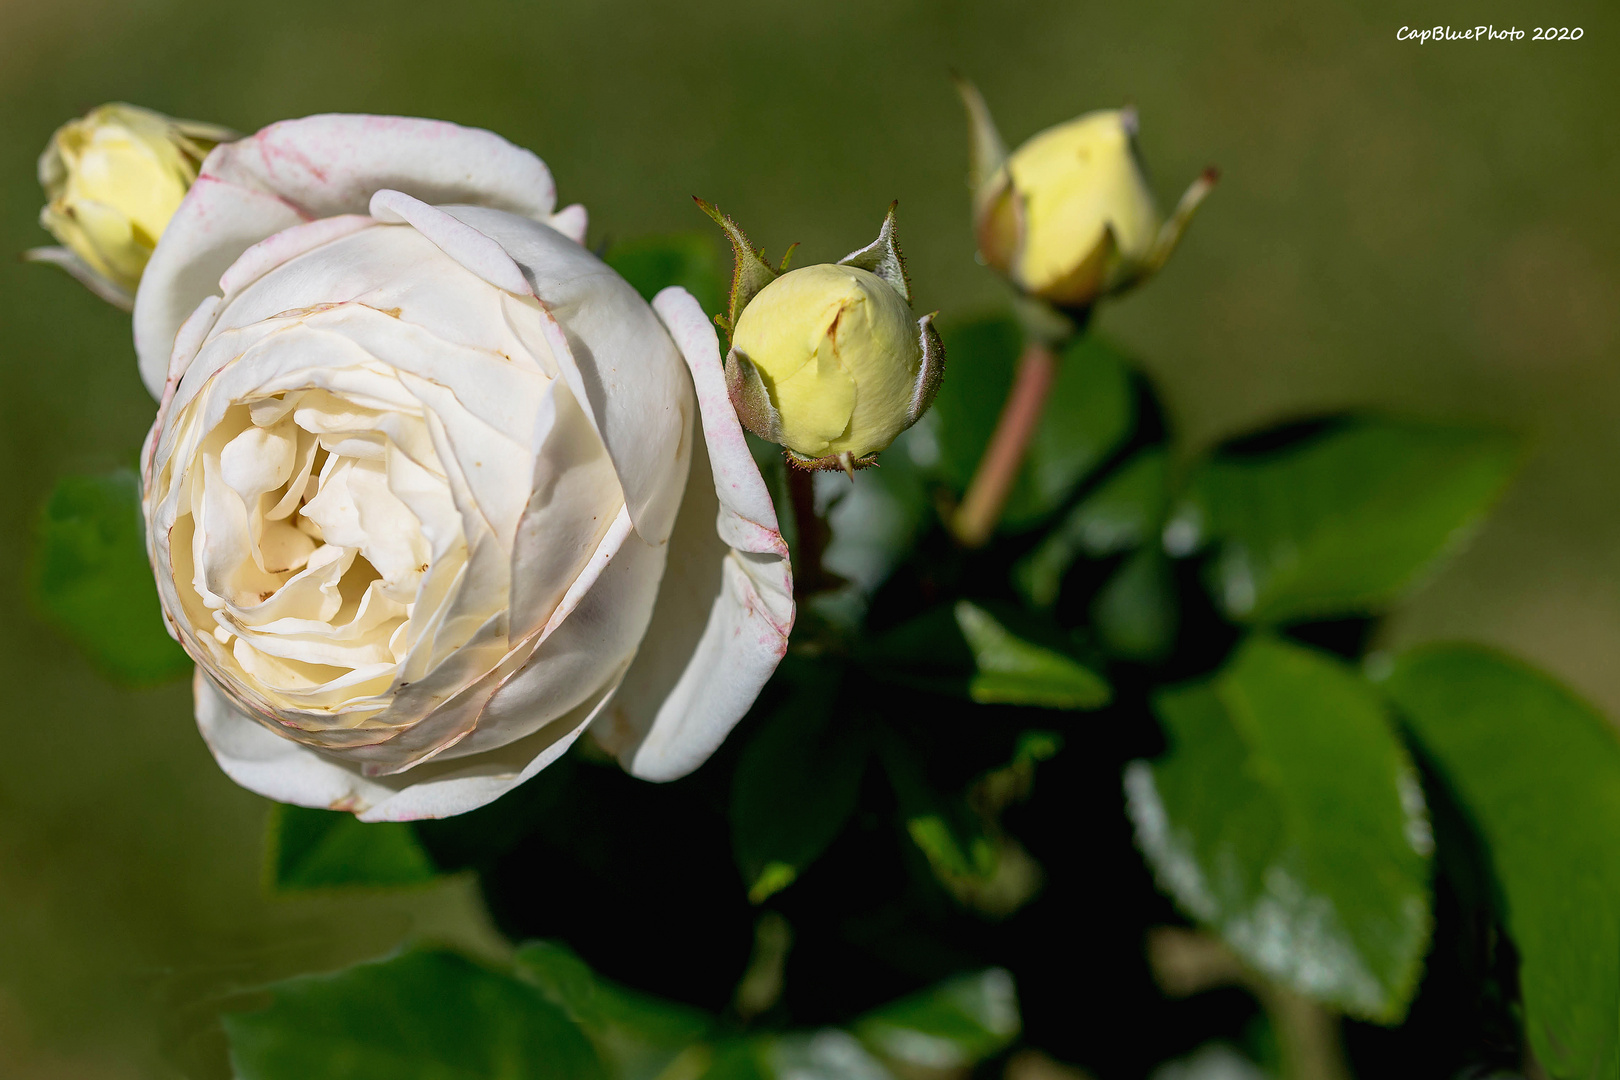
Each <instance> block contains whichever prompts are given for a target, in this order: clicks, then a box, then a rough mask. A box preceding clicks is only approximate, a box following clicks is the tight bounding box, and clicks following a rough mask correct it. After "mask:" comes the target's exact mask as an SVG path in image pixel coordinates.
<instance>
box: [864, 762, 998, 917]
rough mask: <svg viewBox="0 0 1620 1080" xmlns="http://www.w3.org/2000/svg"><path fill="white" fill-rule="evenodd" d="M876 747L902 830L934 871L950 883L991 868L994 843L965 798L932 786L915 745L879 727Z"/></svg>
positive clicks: (976, 876)
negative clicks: (902, 826)
mask: <svg viewBox="0 0 1620 1080" xmlns="http://www.w3.org/2000/svg"><path fill="white" fill-rule="evenodd" d="M877 749H878V756H879V758H880V759H881V760H882V762H883V771H884V773H885V774H887V776H888V778H889V784H890V786H891V787H892V788H893V789H894V797H895V802H897V803H898V804H899V808H900V817H901V820H902V821H903V823H904V825H905V829H906V833H907V834H908V835H909V836H910V837H911V840H912V842H913V843H914V844H916V845H917V848H918V850H920V851H921V852H922V853H923V855H924V856H925V857H926V858H927V860H928V865H929V867H930V869H931V870H932V871H933V873H934V876H935V877H936V878H938V879H939V880H940V882H941V883H943V884H945V885H946V886H947V887H951V885H952V883H953V882H955V881H958V880H963V879H984V878H988V877H989V876H990V875H991V874H993V873H995V870H996V849H995V844H994V842H993V841H992V840H991V838H990V837H989V836H988V835H987V834H986V833H985V830H984V823H983V822H982V820H980V819H979V818H978V817H977V815H975V814H973V813H972V811H970V810H969V809H968V806H967V802H966V800H965V799H964V798H962V797H952V796H949V795H947V794H945V793H943V792H940V791H938V790H936V789H935V788H934V787H933V785H931V784H930V783H929V782H928V778H927V776H926V775H925V773H924V770H923V764H922V759H921V757H920V756H919V755H918V753H917V750H916V748H915V747H913V746H912V745H911V744H909V743H907V742H906V741H905V740H903V739H901V738H900V737H899V736H897V735H895V734H893V733H892V732H888V731H884V732H881V733H880V734H879V737H878V744H877Z"/></svg>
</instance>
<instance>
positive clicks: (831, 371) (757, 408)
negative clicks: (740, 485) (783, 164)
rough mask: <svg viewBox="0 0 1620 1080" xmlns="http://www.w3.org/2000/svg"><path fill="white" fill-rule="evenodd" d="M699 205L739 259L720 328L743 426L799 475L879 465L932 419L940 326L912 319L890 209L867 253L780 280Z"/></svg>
mask: <svg viewBox="0 0 1620 1080" xmlns="http://www.w3.org/2000/svg"><path fill="white" fill-rule="evenodd" d="M701 205H703V207H704V209H705V211H707V212H709V213H710V215H711V216H712V217H714V218H715V220H716V221H718V222H720V224H721V226H722V227H723V228H725V229H726V232H727V234H728V235H729V236H730V237H731V240H732V244H733V247H734V248H735V249H736V253H737V273H736V276H735V277H734V278H733V282H732V299H731V312H730V316H729V318H727V317H721V318H718V319H717V320H716V321H717V322H719V323H720V324H721V325H722V326H724V327H726V328H727V329H729V330H730V331H731V352H730V353H729V355H728V356H727V357H726V386H727V389H728V390H729V391H730V394H731V400H732V404H733V405H734V406H735V407H736V409H737V415H738V418H739V419H740V420H741V421H742V423H743V426H745V427H747V428H748V430H750V431H752V432H754V434H756V435H759V436H760V437H761V438H765V439H769V440H771V441H772V442H775V443H779V444H781V445H782V446H783V447H785V448H786V449H787V451H788V456H789V460H790V461H792V462H793V463H795V464H796V465H799V466H801V467H803V468H809V469H842V470H844V471H845V472H852V471H853V470H854V469H856V468H860V467H862V466H865V465H870V464H872V459H873V455H875V454H877V453H878V452H879V451H880V450H883V449H885V448H886V447H888V445H889V444H890V443H892V442H893V441H894V440H895V437H896V436H898V435H899V434H900V433H901V432H902V431H904V430H906V428H908V427H910V426H911V425H912V424H915V423H916V422H917V420H918V418H919V417H920V416H922V414H923V413H924V412H926V411H927V409H928V406H929V405H930V404H931V403H932V402H933V398H934V392H935V391H936V390H937V389H938V387H939V379H940V376H941V374H942V372H943V370H944V362H945V352H944V348H943V347H942V346H941V344H940V341H939V335H938V333H937V332H936V331H935V330H934V327H933V315H925V316H924V317H923V318H921V319H915V318H913V317H912V313H911V286H910V283H909V282H908V281H907V279H906V274H905V266H904V262H903V260H902V259H901V256H900V248H899V244H898V242H897V241H896V240H895V236H894V207H892V206H891V207H890V208H889V214H888V217H887V218H885V219H884V222H883V229H882V231H881V232H880V233H879V234H878V238H877V240H875V241H873V242H872V243H871V244H869V245H868V246H866V247H864V248H862V249H861V250H859V251H856V252H852V253H851V254H849V255H846V256H845V257H844V258H843V259H841V260H839V261H838V262H837V263H823V264H819V265H816V266H806V267H803V268H801V269H798V270H794V271H791V272H786V273H783V272H781V271H778V270H773V269H772V268H771V267H770V266H769V265H767V264H766V263H765V262H764V261H763V260H762V259H761V258H760V256H759V253H758V252H757V251H755V250H754V249H753V247H752V246H751V245H750V244H749V243H748V238H747V237H746V236H744V235H743V234H742V230H741V229H739V228H737V225H736V223H735V222H733V221H732V220H731V219H730V218H727V217H725V216H724V215H721V214H720V213H719V212H718V211H716V210H714V209H713V208H712V207H710V206H708V204H706V203H704V204H701ZM783 269H784V270H785V260H784V267H783Z"/></svg>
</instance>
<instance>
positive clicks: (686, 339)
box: [591, 287, 794, 780]
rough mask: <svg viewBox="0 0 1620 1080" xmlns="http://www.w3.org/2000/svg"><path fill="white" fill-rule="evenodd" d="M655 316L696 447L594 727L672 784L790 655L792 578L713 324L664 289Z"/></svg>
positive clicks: (675, 291) (634, 764) (626, 758)
mask: <svg viewBox="0 0 1620 1080" xmlns="http://www.w3.org/2000/svg"><path fill="white" fill-rule="evenodd" d="M653 309H654V310H655V311H657V312H658V315H659V317H660V318H662V319H663V320H664V325H665V326H666V327H668V329H669V333H670V336H671V337H673V338H674V339H675V343H676V345H677V346H678V347H679V348H680V350H681V354H682V356H684V357H685V359H686V363H687V366H688V367H689V368H690V369H691V372H692V381H693V384H694V385H695V387H696V389H697V399H698V409H699V412H700V414H701V417H702V426H703V439H702V441H701V442H700V443H699V444H698V445H697V446H696V447H695V448H694V452H693V455H692V470H691V474H690V476H689V478H688V480H687V485H686V495H685V498H684V499H683V500H682V502H681V509H680V514H679V516H678V517H677V519H676V521H675V528H674V531H673V532H672V533H671V534H670V539H669V557H668V563H667V569H666V571H665V574H664V580H663V584H662V585H661V587H660V588H659V593H658V601H657V604H656V605H655V606H654V608H653V615H652V623H651V625H650V626H649V627H648V629H647V636H646V638H645V639H644V640H643V642H642V646H641V651H640V652H639V653H638V654H637V656H636V659H635V662H634V663H633V664H632V665H631V667H630V671H629V672H628V674H626V676H625V680H624V683H623V684H622V685H621V686H620V687H619V692H618V694H617V695H615V697H614V699H613V701H612V702H611V703H610V704H609V705H608V707H607V708H606V709H605V710H604V711H603V712H602V714H601V715H600V716H598V717H597V719H596V720H595V721H594V723H593V726H592V729H591V730H592V734H593V735H595V737H596V738H597V740H598V741H599V742H600V743H601V744H602V745H603V746H604V747H606V748H607V749H608V750H609V751H610V752H611V753H613V754H615V755H617V756H618V758H619V761H620V762H621V763H622V764H623V765H624V767H625V769H627V770H628V771H629V772H631V773H632V774H634V775H636V776H639V777H641V778H642V779H645V780H674V779H678V778H679V777H682V776H685V775H686V774H687V773H689V772H691V771H692V770H693V769H696V768H697V767H698V766H699V765H701V764H703V762H704V761H705V760H706V759H707V758H708V756H709V755H710V754H711V753H713V752H714V749H715V747H717V746H719V745H720V743H721V741H722V740H723V739H724V738H725V737H726V734H727V733H728V732H730V730H731V729H732V727H734V726H735V725H736V723H737V721H739V720H741V719H742V717H743V714H744V713H746V712H747V711H748V708H749V706H750V705H752V704H753V702H754V699H755V697H757V696H758V694H759V691H760V689H761V688H762V687H764V685H765V682H766V680H768V679H769V678H770V677H771V673H772V672H773V671H775V670H776V665H777V663H778V662H779V661H780V660H781V659H782V656H783V655H784V654H785V653H786V652H787V643H788V635H789V633H791V632H792V629H793V618H794V607H793V572H792V568H791V566H790V565H789V563H788V551H787V544H786V543H785V542H784V541H783V539H782V534H781V531H780V529H779V527H778V525H777V520H776V511H775V508H774V507H773V506H772V504H771V498H770V492H769V491H768V489H767V488H766V486H765V480H764V478H763V477H762V476H761V475H760V472H759V468H758V466H757V465H755V464H754V459H753V456H752V454H750V452H749V449H748V443H747V440H746V438H745V437H744V435H743V430H742V425H741V424H739V423H738V422H737V416H736V413H735V412H733V411H732V408H731V402H730V400H729V398H728V397H727V393H726V383H725V374H724V372H723V370H722V367H721V362H720V342H719V338H718V337H717V336H716V335H715V332H714V327H713V326H712V325H711V324H710V323H709V321H708V319H707V318H705V317H704V314H703V310H702V309H701V308H700V307H699V306H698V304H697V301H696V300H694V299H692V297H691V296H690V295H689V294H688V293H687V292H686V291H685V290H684V289H680V288H676V287H671V288H668V289H665V290H664V291H663V292H661V293H659V294H658V296H657V297H655V298H654V300H653Z"/></svg>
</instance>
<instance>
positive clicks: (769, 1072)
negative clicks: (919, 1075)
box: [711, 1028, 891, 1080]
mask: <svg viewBox="0 0 1620 1080" xmlns="http://www.w3.org/2000/svg"><path fill="white" fill-rule="evenodd" d="M754 1054H755V1061H757V1062H759V1063H760V1065H762V1066H763V1069H762V1072H763V1075H764V1076H767V1077H771V1078H773V1080H891V1074H890V1072H889V1071H888V1070H887V1069H885V1068H884V1067H883V1065H882V1064H881V1063H880V1062H879V1061H877V1059H875V1058H873V1057H872V1055H871V1054H869V1053H868V1052H867V1051H866V1048H865V1047H864V1046H862V1045H861V1043H860V1041H859V1040H857V1039H856V1038H855V1036H853V1035H851V1034H850V1033H849V1032H847V1031H841V1030H839V1029H838V1028H822V1029H821V1030H819V1031H794V1032H788V1033H785V1034H782V1035H774V1036H770V1037H767V1038H763V1039H759V1040H757V1041H756V1047H755V1050H754ZM711 1075H712V1074H711ZM745 1075H746V1074H745Z"/></svg>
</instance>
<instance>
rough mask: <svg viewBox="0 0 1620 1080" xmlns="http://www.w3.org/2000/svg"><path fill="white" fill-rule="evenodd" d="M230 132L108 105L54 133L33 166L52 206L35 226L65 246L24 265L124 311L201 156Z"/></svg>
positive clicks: (40, 252)
mask: <svg viewBox="0 0 1620 1080" xmlns="http://www.w3.org/2000/svg"><path fill="white" fill-rule="evenodd" d="M235 138H236V133H235V132H233V131H231V130H230V129H229V128H223V127H219V126H218V125H216V124H204V123H200V122H198V121H195V120H176V119H173V118H172V117H168V116H164V115H163V114H162V113H159V112H153V111H152V110H151V109H143V108H141V107H140V106H138V105H125V104H122V103H118V102H114V103H113V104H109V105H100V106H97V107H96V108H94V109H91V110H90V111H89V112H88V113H86V114H85V115H84V116H82V117H80V118H78V119H77V120H69V121H68V122H67V123H66V124H63V125H62V126H61V127H59V128H57V129H56V133H55V134H53V135H52V136H51V141H50V145H48V146H47V147H46V148H45V152H44V153H43V154H41V155H40V158H39V182H40V186H41V187H43V188H44V189H45V197H46V198H47V199H48V200H49V201H48V202H47V203H46V204H45V207H44V209H42V210H41V211H40V214H39V223H40V224H41V225H42V226H44V227H45V229H46V230H48V231H49V232H50V234H51V235H52V236H54V237H56V239H57V240H58V241H59V242H60V243H61V244H62V246H61V247H42V248H34V249H32V250H30V251H27V252H25V253H24V255H23V257H24V258H26V259H28V260H30V261H32V262H48V263H54V264H55V265H57V266H60V267H62V268H63V269H64V270H66V271H67V272H68V273H70V274H72V275H73V276H74V277H75V278H77V279H78V280H79V281H80V283H82V284H83V285H84V286H85V287H87V288H88V289H89V290H90V291H91V292H93V293H95V294H96V295H97V296H99V297H101V298H102V299H103V300H106V301H108V302H109V303H112V304H115V305H117V306H118V307H121V308H123V309H125V310H126V311H127V310H129V309H130V308H131V307H132V306H133V304H134V300H135V289H136V287H137V286H138V285H140V283H141V273H142V271H144V270H145V269H146V263H147V260H148V259H150V258H151V257H152V249H153V248H155V247H156V246H157V242H158V237H160V236H161V235H163V229H164V227H165V226H167V225H168V223H169V219H170V218H171V217H173V216H174V212H175V210H177V209H179V207H180V200H181V199H184V198H185V197H186V192H187V191H188V190H190V188H191V185H192V183H193V182H194V181H195V180H196V179H197V173H198V170H199V169H200V168H201V167H202V162H203V159H204V158H205V157H207V156H208V152H209V151H210V150H212V149H213V148H214V147H215V146H217V145H218V144H220V143H222V142H229V141H231V140H233V139H235Z"/></svg>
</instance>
